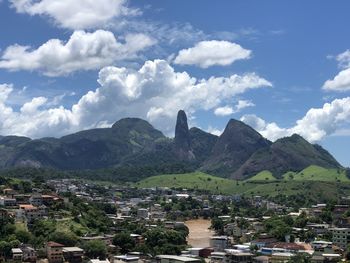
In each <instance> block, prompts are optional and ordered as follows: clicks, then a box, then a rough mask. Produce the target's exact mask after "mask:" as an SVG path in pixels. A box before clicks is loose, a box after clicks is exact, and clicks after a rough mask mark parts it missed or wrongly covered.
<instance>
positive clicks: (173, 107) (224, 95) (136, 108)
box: [0, 60, 272, 138]
mask: <svg viewBox="0 0 350 263" xmlns="http://www.w3.org/2000/svg"><path fill="white" fill-rule="evenodd" d="M98 83H99V84H100V86H99V87H98V88H97V89H96V90H94V91H89V92H88V93H86V94H85V95H84V96H82V97H81V98H80V99H79V101H78V102H77V103H75V104H74V105H73V106H72V107H71V108H69V109H68V108H64V107H63V106H60V107H50V106H49V101H48V100H46V99H45V98H35V99H33V100H32V101H30V102H28V104H25V105H23V107H22V109H21V110H20V111H15V110H14V109H12V108H11V107H9V106H8V105H6V99H7V98H8V96H10V94H11V92H12V91H13V87H12V85H7V84H3V85H2V86H0V120H1V122H0V123H1V124H0V125H1V126H0V134H17V135H27V136H31V137H35V138H37V137H42V136H60V135H64V134H67V133H69V132H74V131H77V130H81V129H88V128H93V127H102V126H103V127H105V126H106V125H108V124H111V123H113V122H114V121H116V120H118V119H120V118H122V117H130V116H135V117H141V118H145V119H148V120H149V121H150V122H151V123H152V124H153V125H155V127H157V128H159V129H161V130H162V131H164V132H165V133H168V134H169V133H170V132H173V129H174V123H175V119H176V113H177V111H178V110H179V109H185V110H186V111H187V112H188V113H189V115H190V116H191V115H193V114H194V113H195V112H196V111H197V110H199V109H202V110H211V109H214V108H216V107H218V105H220V104H222V103H224V102H225V101H230V100H232V99H233V97H234V96H235V95H237V94H242V93H244V92H246V91H247V90H250V89H258V88H262V87H269V86H271V85H272V84H271V83H270V82H269V81H267V80H265V79H263V78H261V77H259V76H258V75H257V74H255V73H248V74H245V75H232V76H229V77H211V78H208V79H196V78H194V77H191V76H190V75H189V74H188V73H187V72H176V71H175V70H174V69H173V68H172V67H171V66H170V65H169V64H168V62H166V61H163V60H155V61H146V62H145V64H144V65H143V66H142V67H141V68H140V69H139V70H133V69H129V68H124V67H105V68H103V69H102V70H101V71H100V73H99V78H98ZM28 113H31V114H28Z"/></svg>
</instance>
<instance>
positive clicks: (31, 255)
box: [21, 246, 37, 262]
mask: <svg viewBox="0 0 350 263" xmlns="http://www.w3.org/2000/svg"><path fill="white" fill-rule="evenodd" d="M21 249H22V251H23V261H24V262H36V260H37V255H36V251H35V249H34V248H32V247H28V246H23V247H21Z"/></svg>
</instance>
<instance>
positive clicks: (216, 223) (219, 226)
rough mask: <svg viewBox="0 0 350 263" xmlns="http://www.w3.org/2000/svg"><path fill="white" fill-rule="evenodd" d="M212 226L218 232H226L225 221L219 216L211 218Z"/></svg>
mask: <svg viewBox="0 0 350 263" xmlns="http://www.w3.org/2000/svg"><path fill="white" fill-rule="evenodd" d="M211 227H212V228H213V229H214V230H215V231H216V232H217V233H218V234H223V232H224V221H222V219H220V218H218V217H214V218H213V219H212V220H211Z"/></svg>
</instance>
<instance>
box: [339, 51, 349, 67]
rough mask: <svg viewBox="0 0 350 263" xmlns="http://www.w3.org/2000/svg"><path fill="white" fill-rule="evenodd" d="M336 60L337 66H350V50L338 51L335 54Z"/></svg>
mask: <svg viewBox="0 0 350 263" xmlns="http://www.w3.org/2000/svg"><path fill="white" fill-rule="evenodd" d="M336 60H337V61H338V63H339V67H341V68H348V67H350V50H349V49H348V50H345V51H344V52H343V53H340V54H339V55H337V56H336Z"/></svg>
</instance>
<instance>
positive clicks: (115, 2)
mask: <svg viewBox="0 0 350 263" xmlns="http://www.w3.org/2000/svg"><path fill="white" fill-rule="evenodd" d="M10 2H11V6H12V7H13V8H15V10H16V11H17V12H18V13H25V14H29V15H31V16H34V15H41V16H48V17H49V18H50V19H52V20H53V22H54V23H55V24H56V25H58V26H59V27H63V28H69V29H88V28H97V27H100V28H101V27H104V26H106V25H108V23H110V22H112V21H113V19H115V18H120V17H123V16H130V15H136V14H138V13H139V12H140V11H139V10H135V9H130V8H128V7H127V1H126V0H98V1H96V0H74V1H72V0H59V1H57V0H35V1H34V0H10Z"/></svg>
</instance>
